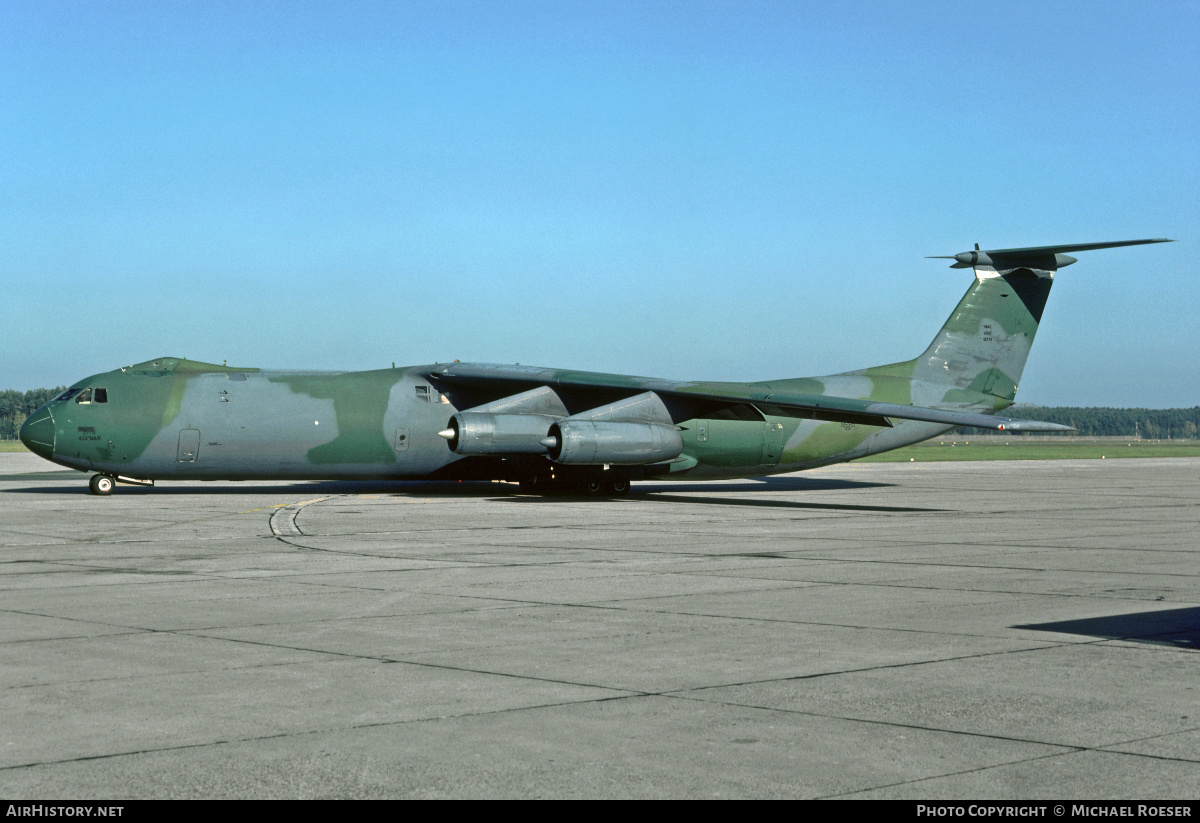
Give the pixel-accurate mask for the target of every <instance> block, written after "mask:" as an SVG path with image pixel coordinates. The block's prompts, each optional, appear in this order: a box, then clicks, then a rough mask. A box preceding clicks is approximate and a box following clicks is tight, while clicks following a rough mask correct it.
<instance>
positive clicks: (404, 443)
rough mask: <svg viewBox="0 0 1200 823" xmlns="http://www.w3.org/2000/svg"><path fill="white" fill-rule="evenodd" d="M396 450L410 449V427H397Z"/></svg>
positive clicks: (404, 450)
mask: <svg viewBox="0 0 1200 823" xmlns="http://www.w3.org/2000/svg"><path fill="white" fill-rule="evenodd" d="M396 451H398V452H406V451H408V429H396Z"/></svg>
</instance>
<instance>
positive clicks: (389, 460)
mask: <svg viewBox="0 0 1200 823" xmlns="http://www.w3.org/2000/svg"><path fill="white" fill-rule="evenodd" d="M1052 282H1053V271H1050V270H1042V269H1035V268H1028V267H1024V268H1015V269H1011V270H1007V271H1001V272H997V271H995V270H993V269H989V268H987V267H976V278H975V282H973V283H972V285H971V287H970V288H969V289H968V291H967V293H966V295H965V296H964V297H963V299H962V300H961V301H960V302H959V304H958V307H957V308H956V309H955V311H954V313H953V314H952V315H951V317H950V319H949V320H947V322H946V324H945V325H944V326H943V327H942V329H941V330H940V331H939V332H938V334H937V336H936V337H935V338H934V340H933V342H932V343H931V344H930V346H929V347H928V348H927V349H926V351H925V352H924V353H923V354H922V355H921V356H919V357H917V358H915V359H913V360H908V361H905V362H902V363H894V364H891V365H886V366H880V367H875V368H869V369H864V370H861V371H854V372H848V373H844V374H837V375H831V376H826V377H814V378H791V379H783V380H773V381H765V382H755V383H702V382H674V381H665V380H656V379H651V378H639V377H629V376H624V375H609V374H597V373H591V372H573V371H568V370H558V369H536V368H528V367H507V366H487V365H479V364H458V363H453V364H433V365H426V366H413V367H407V368H398V369H382V370H378V371H367V372H351V373H312V374H307V373H287V372H270V371H263V370H259V369H250V368H233V367H227V366H215V365H210V364H205V363H197V362H193V361H188V360H180V359H177V358H166V357H164V358H159V359H157V360H153V361H148V362H145V363H141V364H138V365H136V366H130V367H127V368H123V369H118V370H115V371H110V372H105V373H102V374H97V375H93V376H91V377H88V378H87V379H85V380H82V381H79V382H77V383H75V384H74V386H73V388H77V389H92V390H93V392H92V395H91V397H92V398H93V399H92V402H78V401H79V400H80V398H81V396H83V395H81V394H76V395H74V396H73V397H68V398H67V399H59V400H55V401H52V402H50V403H48V404H47V405H46V406H44V407H42V408H41V409H39V410H38V411H37V412H35V413H34V414H33V415H31V417H30V418H29V420H28V421H27V422H26V425H25V426H24V427H23V429H22V433H21V436H22V439H23V440H24V441H25V442H26V443H27V444H28V445H29V446H30V448H32V449H33V450H34V451H36V452H37V453H39V454H41V455H43V456H44V457H46V458H47V459H50V460H53V461H55V462H57V463H60V464H62V465H65V466H70V467H72V468H76V469H80V470H83V471H92V472H100V473H104V474H110V475H113V476H120V477H129V478H138V479H155V480H158V479H167V478H178V479H214V480H215V479H225V480H250V479H383V478H395V479H402V478H409V479H411V478H426V477H442V478H454V477H470V478H485V477H492V478H499V479H517V478H519V477H520V476H521V475H522V473H525V472H528V471H530V467H531V461H533V462H534V463H536V462H538V461H541V462H546V458H544V457H536V456H532V457H531V456H528V455H526V456H520V457H513V456H504V455H496V456H489V457H483V458H480V457H463V456H461V455H459V454H456V453H455V452H454V451H452V450H451V448H450V447H449V446H448V444H447V441H446V439H444V437H442V436H439V434H438V432H439V431H440V430H442V429H444V427H445V426H446V425H447V420H448V419H449V418H450V417H451V415H453V414H455V413H456V412H459V411H463V410H466V409H471V408H476V407H479V406H481V404H487V403H493V402H495V401H497V400H499V399H501V398H505V397H508V396H511V395H514V394H516V393H518V392H521V391H526V390H529V389H531V388H536V387H539V386H549V387H550V388H552V389H554V391H555V392H557V393H558V395H559V396H560V397H561V398H562V403H563V405H564V406H565V408H566V410H567V412H568V413H569V414H572V415H574V414H578V413H580V412H586V411H587V410H588V409H591V408H594V407H597V406H601V405H603V404H605V403H613V402H616V401H620V400H621V399H622V398H628V397H631V396H634V395H638V394H639V393H643V392H647V391H652V392H655V393H657V395H658V396H659V397H661V398H662V401H663V403H664V404H665V408H666V409H667V411H668V412H669V415H670V420H669V421H667V422H669V423H671V424H673V425H674V426H676V427H678V429H679V430H680V434H681V435H682V438H683V444H684V448H683V452H682V454H680V455H679V456H678V457H676V458H673V459H671V460H668V461H661V462H658V463H653V464H647V465H645V466H641V467H637V468H636V472H634V473H632V476H653V475H662V474H670V475H671V476H672V478H678V479H710V478H723V477H747V476H759V475H767V474H774V473H780V472H791V471H796V470H800V469H806V468H812V467H815V466H821V465H827V464H829V463H836V462H842V461H846V460H853V459H855V458H858V457H863V456H865V455H868V454H872V453H876V452H881V451H886V450H889V449H894V448H898V447H901V446H905V445H909V444H911V443H915V442H918V441H920V440H924V439H927V438H929V437H933V436H936V435H937V434H939V433H941V432H944V431H946V430H947V429H949V428H951V426H949V425H947V424H945V423H936V422H918V421H913V420H905V421H899V422H895V421H890V420H889V421H885V420H882V419H879V418H867V417H862V416H855V415H853V414H848V415H846V416H843V417H841V418H839V416H838V415H837V414H818V415H816V418H814V415H813V413H812V411H811V410H809V411H803V410H801V411H797V409H796V408H794V407H789V406H787V405H779V404H776V403H772V402H771V400H772V398H774V397H792V396H796V395H803V396H806V397H816V398H818V400H819V399H820V398H821V397H828V398H830V399H831V401H836V400H839V399H853V400H862V401H868V400H869V401H877V402H882V403H892V404H902V405H915V406H927V407H931V408H937V409H948V410H964V411H974V412H983V413H991V412H994V411H998V410H1001V409H1004V408H1006V407H1008V406H1009V405H1011V404H1012V402H1013V400H1014V398H1015V395H1016V389H1017V383H1018V381H1019V380H1020V376H1021V372H1022V369H1023V368H1024V364H1025V360H1026V357H1027V356H1028V353H1029V349H1030V345H1031V344H1032V342H1033V338H1034V335H1035V333H1036V331H1037V327H1038V322H1039V320H1040V318H1041V313H1042V308H1043V306H1044V305H1045V301H1046V297H1047V295H1048V294H1049V291H1050V286H1051V284H1052ZM95 389H104V392H103V393H102V394H100V393H96V392H95V391H94V390H95ZM98 396H104V397H105V400H106V402H96V401H95V399H94V398H96V397H98ZM722 398H728V400H727V402H723V401H722ZM810 405H811V404H810ZM872 419H875V420H878V422H879V424H878V425H871V424H870V421H871V420H872ZM864 421H867V422H864ZM893 423H894V424H893ZM630 471H631V472H633V470H630Z"/></svg>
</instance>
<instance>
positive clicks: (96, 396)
mask: <svg viewBox="0 0 1200 823" xmlns="http://www.w3.org/2000/svg"><path fill="white" fill-rule="evenodd" d="M92 399H93V400H94V401H95V402H97V403H107V402H108V389H96V390H94V391H93V392H92Z"/></svg>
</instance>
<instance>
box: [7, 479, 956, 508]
mask: <svg viewBox="0 0 1200 823" xmlns="http://www.w3.org/2000/svg"><path fill="white" fill-rule="evenodd" d="M34 479H38V480H45V481H50V482H48V483H47V484H46V485H39V486H33V487H27V488H16V489H6V490H5V491H6V492H8V493H26V494H63V493H64V492H65V493H67V494H71V493H73V492H77V493H79V494H89V492H88V488H87V483H86V482H83V481H85V480H86V476H85V475H84V474H82V473H80V472H76V471H61V472H60V471H50V472H31V473H27V474H14V475H0V481H4V480H8V481H13V480H34ZM72 481H75V482H78V483H79V485H78V487H77V488H63V485H64V484H65V483H68V482H72ZM892 485H895V484H892V483H871V482H861V481H855V480H838V479H832V478H817V477H763V478H758V479H754V480H742V481H737V482H734V483H678V482H676V483H664V482H655V481H646V482H645V483H640V484H635V485H634V486H633V489H632V491H631V494H630V496H629V497H626V498H618V499H624V500H643V501H651V500H670V501H672V502H684V503H721V504H725V505H764V506H779V505H783V506H796V507H800V508H835V509H840V508H849V509H866V510H871V511H875V510H880V511H893V510H895V511H934V510H933V509H907V508H905V509H892V508H888V507H879V506H841V505H838V504H833V503H820V504H819V503H799V502H793V501H786V500H769V499H767V500H738V499H731V498H726V497H724V496H723V495H724V494H726V493H730V492H735V493H736V492H742V493H744V492H756V493H760V494H761V493H762V492H815V491H844V490H845V491H848V490H852V489H871V488H882V487H888V486H892ZM672 492H689V493H690V494H691V495H695V494H696V493H698V492H699V493H705V492H707V493H709V494H711V495H714V496H709V495H705V496H703V497H696V496H678V495H675V494H670V493H672ZM498 493H499V494H504V495H505V496H504V497H501V498H498V499H503V500H519V501H522V502H530V503H534V502H547V501H554V502H564V503H569V502H574V503H580V502H596V503H602V502H605V501H607V500H611V499H612V498H608V497H588V496H585V495H559V496H555V495H549V496H543V495H527V494H522V493H521V492H520V491H519V489H518V487H517V485H516V484H515V483H491V482H487V481H464V482H457V481H452V480H444V481H428V480H416V481H405V480H390V481H376V480H316V481H286V482H271V481H242V482H234V481H229V480H225V481H213V482H212V483H211V484H210V483H205V484H204V485H201V486H198V485H195V484H194V483H189V484H188V485H174V484H171V483H168V484H166V485H158V486H154V487H145V486H135V485H126V484H120V485H118V486H117V490H116V492H115V494H118V495H143V494H168V495H185V494H205V495H207V494H306V495H307V494H329V495H334V494H397V495H419V496H422V497H497V494H498Z"/></svg>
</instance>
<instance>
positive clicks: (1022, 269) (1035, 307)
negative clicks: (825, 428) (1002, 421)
mask: <svg viewBox="0 0 1200 823" xmlns="http://www.w3.org/2000/svg"><path fill="white" fill-rule="evenodd" d="M1169 242H1171V241H1170V240H1167V239H1165V238H1164V239H1153V240H1122V241H1116V242H1108V243H1079V244H1074V245H1064V246H1035V247H1032V248H1024V249H990V250H986V251H984V250H980V248H979V247H978V245H976V247H975V250H974V251H968V252H962V253H961V254H956V255H948V256H945V257H939V258H938V259H947V260H954V261H955V262H954V263H953V264H952V266H951V267H952V268H959V269H960V268H973V269H974V270H975V282H974V283H972V284H971V287H970V288H968V289H967V293H966V294H965V295H963V298H962V300H960V301H959V303H958V306H957V307H955V309H954V312H953V313H952V314H951V315H950V318H949V319H948V320H947V321H946V323H945V325H943V326H942V328H941V330H940V331H939V332H938V333H937V336H936V337H934V338H933V342H932V343H930V344H929V347H928V348H927V349H925V351H924V352H923V353H922V354H921V355H920V356H919V357H917V358H915V359H913V360H908V361H905V362H903V363H893V364H891V365H888V366H881V367H877V368H873V369H864V370H862V371H860V372H852V374H858V375H863V376H869V377H872V378H875V380H876V382H877V383H884V382H888V383H892V386H893V393H894V395H895V397H896V400H895V401H893V402H903V403H911V404H913V405H917V406H933V407H940V408H953V409H962V410H968V409H970V410H979V411H995V410H1000V409H1004V408H1007V407H1008V406H1010V405H1012V403H1013V402H1014V400H1015V399H1016V393H1017V386H1018V385H1019V384H1020V381H1021V373H1022V372H1023V371H1024V369H1025V361H1026V360H1027V359H1028V357H1029V349H1030V347H1031V346H1032V345H1033V338H1034V336H1035V335H1036V334H1037V330H1038V324H1039V323H1041V319H1042V311H1043V309H1044V308H1045V306H1046V299H1047V297H1049V295H1050V287H1051V286H1053V285H1054V274H1055V272H1056V271H1058V270H1059V269H1061V268H1064V267H1065V266H1069V265H1071V264H1072V263H1074V262H1076V260H1075V258H1074V257H1071V256H1070V255H1069V254H1068V252H1079V251H1089V250H1092V249H1108V248H1115V247H1118V246H1138V245H1142V244H1144V243H1169ZM888 378H891V379H890V380H889V379H888ZM898 384H899V385H898ZM903 384H907V385H906V386H905V385H903ZM905 388H906V389H907V391H906V392H905V391H904V389H905ZM904 394H907V397H904V396H903V395H904Z"/></svg>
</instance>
